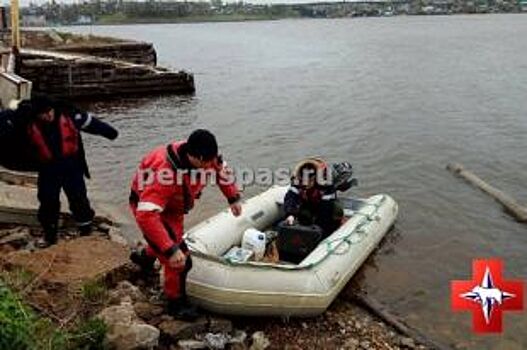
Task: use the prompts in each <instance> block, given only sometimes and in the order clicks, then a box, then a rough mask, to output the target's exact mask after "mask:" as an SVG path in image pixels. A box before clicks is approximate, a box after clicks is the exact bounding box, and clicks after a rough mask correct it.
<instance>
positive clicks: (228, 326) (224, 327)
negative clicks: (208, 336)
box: [208, 316, 232, 333]
mask: <svg viewBox="0 0 527 350" xmlns="http://www.w3.org/2000/svg"><path fill="white" fill-rule="evenodd" d="M208 330H209V332H210V333H231V332H232V322H231V321H230V320H227V319H225V318H219V317H213V316H211V317H210V318H209V328H208Z"/></svg>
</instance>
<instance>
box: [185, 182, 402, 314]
mask: <svg viewBox="0 0 527 350" xmlns="http://www.w3.org/2000/svg"><path fill="white" fill-rule="evenodd" d="M286 191H287V187H272V188H270V189H269V190H267V191H265V192H263V193H261V194H259V195H257V196H254V197H252V198H250V199H248V200H247V201H245V202H244V203H243V209H242V210H243V212H242V215H241V216H240V217H234V216H233V215H232V214H231V213H230V211H229V210H228V209H227V210H225V211H223V212H221V213H219V214H217V215H215V216H213V217H212V218H210V219H208V220H205V221H204V222H202V223H200V224H199V225H197V226H195V227H193V228H192V229H190V230H189V231H188V232H187V233H186V235H185V239H186V242H187V244H188V246H189V248H190V249H191V252H192V260H193V267H192V270H191V271H190V273H189V275H188V278H187V293H188V295H189V297H190V298H191V299H192V301H194V302H195V303H196V304H197V305H199V306H201V307H203V308H205V309H207V310H210V311H213V312H218V313H222V314H231V315H275V316H314V315H318V314H321V313H322V312H324V311H325V310H326V309H327V307H328V306H329V305H330V304H331V302H332V301H333V300H334V299H335V298H336V296H337V295H338V293H339V292H340V291H341V290H342V288H343V287H344V286H345V285H346V284H347V283H348V281H349V280H350V278H351V277H352V276H353V274H354V273H355V272H356V271H357V270H358V269H359V267H360V266H361V265H362V263H363V262H364V261H365V260H366V258H367V257H368V256H369V255H370V254H371V252H372V251H373V250H374V249H375V247H376V246H377V245H378V243H379V242H380V241H381V239H382V238H383V237H384V235H385V234H386V233H387V232H388V230H389V229H390V228H391V226H392V225H393V224H394V221H395V218H396V216H397V211H398V206H397V203H396V202H395V201H394V200H393V199H392V198H391V197H389V196H387V195H382V194H381V195H375V196H372V197H370V198H368V199H364V200H357V199H348V198H342V197H341V198H340V200H341V201H342V202H343V204H344V206H345V208H346V209H345V215H347V216H349V219H348V220H347V221H346V223H344V224H343V225H342V226H341V227H340V228H339V229H338V230H337V231H335V232H334V233H333V234H331V235H330V236H329V237H327V238H326V239H324V240H323V241H322V242H321V243H320V244H319V245H318V246H317V248H316V249H315V250H314V251H312V252H311V253H310V254H309V255H308V256H307V257H306V258H305V259H304V260H303V261H301V262H300V264H298V265H294V264H289V263H282V262H280V263H276V264H272V263H263V262H256V261H248V262H243V263H233V262H231V261H228V260H227V259H225V258H223V254H225V253H226V252H227V251H228V250H229V249H230V248H231V247H233V246H240V244H241V240H242V236H243V232H244V231H245V230H246V229H248V228H256V229H258V230H261V231H264V230H265V229H267V228H269V227H271V226H272V225H273V224H274V223H276V222H277V221H278V220H280V219H281V218H282V215H283V213H282V209H281V207H282V203H283V199H284V196H285V193H286Z"/></svg>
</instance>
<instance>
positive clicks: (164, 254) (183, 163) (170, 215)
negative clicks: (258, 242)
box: [130, 129, 241, 319]
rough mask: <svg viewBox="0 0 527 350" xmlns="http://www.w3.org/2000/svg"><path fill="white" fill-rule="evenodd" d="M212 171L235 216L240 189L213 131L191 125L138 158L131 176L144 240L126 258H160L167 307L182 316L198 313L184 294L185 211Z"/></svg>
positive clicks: (149, 264) (149, 262)
mask: <svg viewBox="0 0 527 350" xmlns="http://www.w3.org/2000/svg"><path fill="white" fill-rule="evenodd" d="M211 176H212V177H215V178H216V183H217V184H218V186H219V188H220V189H221V191H222V193H223V195H224V196H225V197H226V198H227V200H228V202H229V205H230V208H231V211H232V213H233V215H235V216H239V215H240V214H241V205H240V194H239V191H238V188H237V186H236V185H235V183H234V177H233V174H232V172H231V171H230V169H228V168H227V167H226V164H225V163H224V162H223V160H222V158H221V156H220V155H219V154H218V144H217V142H216V138H215V136H214V135H213V134H212V133H210V132H209V131H207V130H203V129H198V130H195V131H194V132H192V134H191V135H190V136H189V138H188V140H187V141H180V142H175V143H172V144H169V145H168V146H160V147H158V148H156V149H154V150H153V151H152V152H150V153H149V154H148V155H147V156H146V157H144V158H143V160H142V161H141V164H140V165H139V169H138V170H137V172H136V174H135V176H134V178H133V181H132V186H131V187H132V188H131V193H130V207H131V209H132V213H133V214H134V216H135V219H136V221H137V224H138V226H139V228H140V229H141V231H142V232H143V235H144V238H145V240H146V241H147V243H148V244H147V246H146V248H145V249H143V250H141V251H137V252H134V253H132V255H131V259H132V261H134V262H135V263H136V264H138V265H140V266H141V267H142V268H143V269H145V270H151V269H152V268H153V265H154V262H155V260H156V259H159V261H160V263H161V264H162V265H163V267H164V270H165V275H164V276H165V285H164V292H165V296H166V298H167V301H168V305H167V306H168V312H169V313H170V314H171V315H173V316H175V317H178V318H182V319H194V318H196V317H197V316H198V314H197V311H196V309H195V308H194V307H193V306H192V305H190V304H189V303H188V301H187V298H186V293H185V281H186V276H187V273H188V271H189V270H190V269H191V267H192V261H191V258H190V255H189V249H188V247H187V246H186V244H185V242H184V240H183V221H184V215H185V214H187V213H188V212H189V211H190V210H191V209H192V207H193V206H194V201H195V199H197V198H199V196H200V195H201V191H202V190H203V188H204V187H205V185H206V183H207V182H208V181H210V180H211Z"/></svg>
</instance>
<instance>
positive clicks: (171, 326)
mask: <svg viewBox="0 0 527 350" xmlns="http://www.w3.org/2000/svg"><path fill="white" fill-rule="evenodd" d="M207 325H208V322H207V319H206V318H204V317H202V318H199V319H197V320H196V321H194V322H185V321H181V320H172V321H163V322H161V323H160V324H159V326H158V327H159V329H160V330H161V333H162V334H163V336H164V337H167V338H169V339H170V340H172V341H174V342H176V341H178V340H182V339H189V338H193V337H194V335H195V334H199V333H204V332H206V331H207Z"/></svg>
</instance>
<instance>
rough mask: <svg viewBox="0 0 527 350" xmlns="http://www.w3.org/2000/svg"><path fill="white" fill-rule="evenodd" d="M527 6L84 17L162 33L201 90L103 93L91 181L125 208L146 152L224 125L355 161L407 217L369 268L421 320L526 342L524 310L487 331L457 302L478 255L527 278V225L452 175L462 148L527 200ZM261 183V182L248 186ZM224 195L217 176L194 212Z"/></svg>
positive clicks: (236, 157) (386, 293)
mask: <svg viewBox="0 0 527 350" xmlns="http://www.w3.org/2000/svg"><path fill="white" fill-rule="evenodd" d="M526 19H527V17H525V16H522V15H492V16H490V15H489V16H450V17H443V16H441V17H393V18H380V19H342V20H301V21H300V20H291V21H275V22H257V23H222V24H212V23H207V24H181V25H141V26H116V27H107V26H106V27H90V28H79V27H77V28H73V29H72V30H77V31H84V32H86V31H88V32H92V33H101V34H107V35H116V36H121V37H127V38H132V39H141V40H146V41H152V42H154V44H155V46H156V48H157V50H158V57H160V63H161V64H162V65H165V66H168V67H171V68H177V69H180V68H185V69H189V70H191V71H193V72H194V73H196V76H195V78H196V83H197V93H196V95H195V96H191V97H185V98H181V97H166V96H165V97H159V98H154V99H140V100H135V99H132V100H122V101H118V102H112V103H108V102H105V103H100V104H97V105H95V106H94V109H95V110H96V111H97V112H98V114H100V115H101V116H103V117H104V118H105V119H107V120H109V121H111V122H112V123H113V124H115V125H116V126H117V127H118V128H119V129H120V131H121V137H120V138H119V139H118V140H117V141H116V142H115V143H109V142H107V141H105V140H99V139H95V138H89V139H88V143H89V153H90V156H91V157H90V162H91V164H92V168H93V172H94V175H95V176H94V178H95V179H94V181H93V182H92V185H93V191H92V192H93V195H94V196H95V197H96V198H97V199H99V202H101V201H104V202H106V203H110V204H112V205H113V206H114V207H117V209H115V210H116V212H117V213H120V214H121V216H122V217H125V218H127V217H128V216H127V215H128V214H127V208H126V202H127V192H128V183H129V180H130V178H131V175H132V172H133V171H134V169H135V167H136V166H137V164H138V162H139V160H140V158H141V157H142V156H143V155H144V153H146V152H147V151H149V150H150V149H152V148H153V147H155V146H157V145H158V144H163V143H167V142H169V141H171V140H174V139H180V138H184V137H186V136H187V135H188V134H189V133H190V131H191V130H193V129H195V128H197V127H207V128H210V129H211V130H213V131H214V132H215V133H216V134H217V136H218V139H219V140H220V143H221V147H222V150H223V153H224V154H226V156H227V158H228V159H229V161H230V163H231V164H235V165H238V166H240V167H265V166H267V167H272V168H276V167H283V166H291V165H292V164H294V163H295V162H296V161H298V160H299V159H300V158H302V157H303V156H306V155H313V154H320V155H324V156H325V157H326V158H328V159H329V160H331V161H342V160H349V161H350V162H352V164H353V165H354V168H355V169H356V172H357V174H356V175H357V176H358V178H359V180H360V183H361V186H360V187H359V188H357V189H356V190H354V191H355V193H356V194H358V195H368V194H373V193H379V192H386V193H389V194H391V195H392V196H393V197H394V198H395V199H396V200H397V201H398V202H399V205H400V216H399V220H398V222H397V226H396V231H393V232H392V233H391V234H390V237H389V239H387V240H385V242H384V244H383V246H382V247H381V249H380V250H379V251H378V252H377V253H376V255H375V265H373V264H369V265H367V266H366V267H365V268H364V271H363V273H364V280H363V282H362V283H361V284H362V287H363V288H366V289H367V290H368V291H369V292H370V293H372V294H373V295H374V296H376V297H377V298H379V299H380V300H382V301H383V302H384V303H386V304H387V305H389V306H390V308H392V309H393V310H395V312H396V313H398V314H399V315H401V316H402V317H403V318H404V319H405V320H406V321H407V322H408V323H410V324H411V325H414V326H418V327H419V328H420V329H422V330H424V331H425V332H427V333H428V334H430V335H432V336H435V337H437V338H438V339H443V340H445V341H448V342H453V343H459V344H461V345H464V346H466V347H470V348H477V349H480V348H489V349H494V348H501V349H516V348H517V349H520V348H527V335H526V334H525V329H527V316H526V315H527V314H526V313H520V314H515V315H512V314H510V313H508V314H507V315H506V318H505V320H506V321H505V329H506V331H505V333H504V334H503V335H502V336H499V337H476V336H474V335H472V333H471V331H470V315H468V314H455V315H454V314H452V313H451V311H450V301H449V295H450V291H449V286H450V281H451V280H453V279H467V278H469V277H470V276H471V271H470V269H471V259H472V258H477V257H493V256H497V257H501V258H503V259H504V261H505V271H506V277H508V278H509V277H511V278H512V277H515V278H526V277H527V255H526V254H525V251H526V250H527V235H526V234H525V226H522V225H520V224H518V223H516V222H515V221H513V220H512V219H511V218H510V217H509V216H508V215H506V214H504V213H503V211H502V210H501V208H500V207H499V206H498V205H496V203H494V202H493V201H492V200H490V199H489V198H488V197H486V196H485V195H484V194H482V193H480V192H479V191H478V190H475V189H473V188H471V187H469V186H468V185H467V184H465V183H464V182H463V181H461V180H459V179H458V178H455V177H454V176H452V175H451V174H450V173H449V172H447V171H446V170H445V166H446V164H447V163H449V162H452V161H458V162H461V163H464V164H465V165H466V166H467V167H468V168H469V169H471V170H473V171H475V172H476V173H477V174H479V175H480V176H481V177H483V178H484V179H486V180H488V181H489V182H491V183H493V184H495V185H496V186H497V187H500V188H502V189H503V190H504V191H506V192H508V193H511V194H514V195H515V196H516V197H517V198H518V200H520V201H521V202H524V203H527V192H526V191H525V178H526V170H527V157H526V150H527V138H526V137H525V135H526V134H527V117H526V112H527V100H526V99H525V96H526V92H527V91H526V86H527V61H526V60H525V57H527V40H525V38H526V37H527V20H526ZM261 190H263V189H262V188H257V187H248V188H247V189H246V196H249V195H251V194H254V193H257V192H259V191H261ZM224 205H225V202H224V200H223V199H222V198H221V196H220V195H219V194H218V191H217V189H212V188H211V189H208V190H207V191H206V194H205V197H204V198H203V200H202V201H200V203H199V205H198V207H197V208H196V211H195V212H194V213H193V214H192V216H191V218H190V221H189V223H188V224H192V223H195V222H196V221H198V220H199V219H202V218H204V217H206V216H208V215H211V214H212V213H214V212H215V211H217V210H219V209H220V208H222V207H223V206H224Z"/></svg>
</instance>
